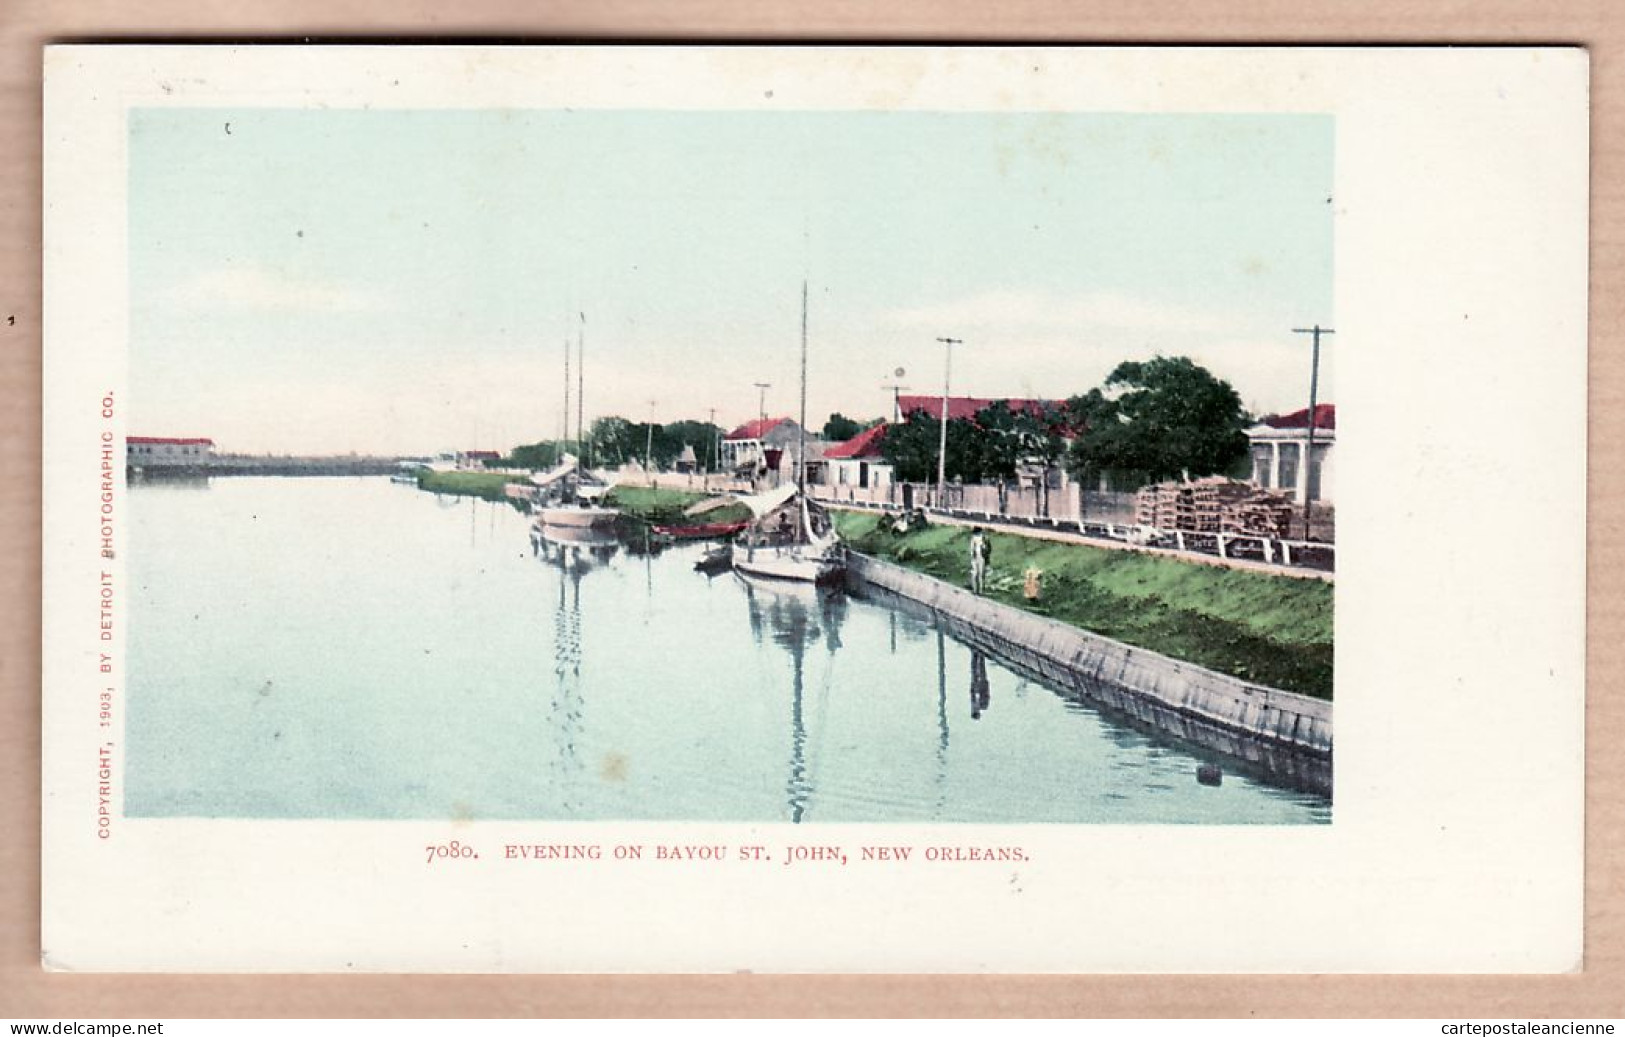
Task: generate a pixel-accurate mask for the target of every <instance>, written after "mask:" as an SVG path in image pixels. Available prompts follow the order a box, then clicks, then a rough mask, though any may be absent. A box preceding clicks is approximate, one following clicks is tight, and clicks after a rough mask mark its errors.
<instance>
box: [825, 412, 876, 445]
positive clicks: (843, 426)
mask: <svg viewBox="0 0 1625 1037" xmlns="http://www.w3.org/2000/svg"><path fill="white" fill-rule="evenodd" d="M873 424H874V422H872V421H869V422H863V421H857V420H855V419H853V418H849V417H847V416H846V415H845V414H842V413H841V412H840V411H836V412H835V413H834V414H831V415H830V416H829V420H828V421H826V422H824V438H825V439H827V440H829V441H830V442H832V443H840V442H844V441H846V440H848V439H851V438H852V437H853V436H855V435H857V434H858V433H859V432H862V431H863V430H864V429H866V428H868V427H869V426H871V425H873Z"/></svg>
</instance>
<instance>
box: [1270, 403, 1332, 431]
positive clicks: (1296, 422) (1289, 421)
mask: <svg viewBox="0 0 1625 1037" xmlns="http://www.w3.org/2000/svg"><path fill="white" fill-rule="evenodd" d="M1263 424H1265V425H1268V426H1269V427H1270V428H1308V427H1309V408H1308V407H1303V408H1300V409H1298V410H1295V411H1293V412H1292V413H1291V414H1272V415H1270V416H1269V417H1267V418H1265V419H1264V421H1263ZM1315 428H1329V429H1335V428H1337V404H1335V403H1317V404H1315Z"/></svg>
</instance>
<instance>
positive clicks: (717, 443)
mask: <svg viewBox="0 0 1625 1037" xmlns="http://www.w3.org/2000/svg"><path fill="white" fill-rule="evenodd" d="M721 452H722V430H721V429H718V428H717V409H716V408H715V407H712V408H711V466H710V467H709V468H708V469H707V471H711V472H714V471H716V470H717V464H718V463H719V462H718V455H720V454H721Z"/></svg>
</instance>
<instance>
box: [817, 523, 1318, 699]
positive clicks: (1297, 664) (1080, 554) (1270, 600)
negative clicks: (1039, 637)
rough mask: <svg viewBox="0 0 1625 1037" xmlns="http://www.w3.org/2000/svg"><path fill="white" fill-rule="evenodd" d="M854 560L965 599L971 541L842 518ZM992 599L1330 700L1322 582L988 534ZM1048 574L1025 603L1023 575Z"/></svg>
mask: <svg viewBox="0 0 1625 1037" xmlns="http://www.w3.org/2000/svg"><path fill="white" fill-rule="evenodd" d="M835 521H836V525H837V527H838V528H839V529H840V531H841V535H842V536H843V537H844V538H845V539H846V541H847V542H848V543H849V544H850V545H851V546H852V547H853V548H854V549H856V550H859V551H862V552H864V553H865V554H869V555H873V556H875V557H877V558H882V559H885V560H886V561H889V562H894V563H896V564H898V565H903V566H907V567H908V568H910V569H913V570H915V571H917V572H922V573H926V574H927V575H930V576H935V577H937V578H938V579H941V580H945V581H947V582H950V583H953V584H955V585H957V586H960V587H963V586H965V585H966V584H967V583H968V582H969V576H970V536H971V533H970V529H969V528H968V527H964V526H953V525H932V526H928V527H927V528H925V529H922V530H918V531H916V532H913V533H909V534H906V535H898V534H894V533H891V532H889V531H885V530H882V529H881V528H880V517H879V516H878V515H871V514H863V513H854V512H836V513H835ZM987 535H988V537H989V539H990V541H991V542H992V547H993V553H992V559H991V564H990V566H989V571H988V579H987V586H986V591H987V596H988V597H989V598H991V599H993V600H995V601H1000V602H1003V603H1004V604H1007V605H1014V606H1016V607H1017V608H1022V609H1025V610H1027V611H1029V612H1033V613H1036V614H1038V615H1043V616H1048V617H1050V618H1052V619H1058V620H1061V621H1063V622H1066V623H1071V624H1073V625H1075V626H1078V627H1082V628H1084V629H1085V630H1089V631H1091V632H1093V633H1096V634H1100V635H1103V636H1105V637H1110V638H1113V639H1115V640H1118V641H1123V642H1125V643H1127V644H1131V645H1137V646H1139V647H1141V648H1148V649H1150V650H1152V651H1154V652H1160V653H1162V654H1164V655H1169V656H1172V657H1174V658H1176V659H1184V660H1187V661H1189V662H1193V663H1196V664H1197V665H1199V666H1205V667H1207V668H1208V669H1210V670H1216V671H1218V672H1219V673H1226V674H1230V675H1231V676H1235V677H1240V678H1242V679H1243V680H1249V681H1255V682H1257V683H1259V684H1265V685H1268V686H1270V687H1273V688H1283V689H1286V690H1288V691H1296V692H1302V693H1303V694H1306V695H1313V696H1315V697H1316V698H1323V699H1330V698H1331V697H1332V591H1333V587H1332V585H1331V584H1330V583H1327V582H1324V581H1321V580H1306V579H1296V578H1293V577H1290V576H1275V575H1271V574H1269V573H1259V572H1248V571H1245V570H1240V569H1227V568H1223V567H1220V566H1213V565H1202V564H1200V563H1194V562H1183V561H1180V560H1178V559H1174V558H1165V557H1161V556H1157V555H1151V554H1146V553H1143V552H1137V551H1120V550H1111V549H1108V548H1099V547H1089V546H1087V545H1082V544H1067V543H1060V542H1057V541H1053V540H1041V539H1037V538H1034V537H1023V536H1017V535H1014V534H1009V533H998V532H990V533H988V534H987ZM1029 568H1037V569H1039V570H1042V572H1043V576H1042V581H1041V582H1042V588H1043V590H1042V596H1041V598H1040V600H1038V601H1037V602H1030V601H1027V600H1026V598H1025V597H1024V596H1023V594H1022V588H1023V583H1024V574H1025V572H1026V571H1027V569H1029Z"/></svg>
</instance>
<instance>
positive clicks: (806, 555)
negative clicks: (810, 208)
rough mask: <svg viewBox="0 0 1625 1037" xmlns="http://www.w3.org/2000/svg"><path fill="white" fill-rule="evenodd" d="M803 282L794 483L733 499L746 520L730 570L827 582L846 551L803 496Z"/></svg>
mask: <svg viewBox="0 0 1625 1037" xmlns="http://www.w3.org/2000/svg"><path fill="white" fill-rule="evenodd" d="M806 480H807V282H806V281H803V282H801V440H800V444H799V446H798V448H797V451H796V481H795V484H794V485H791V486H781V487H779V488H777V489H774V490H769V491H767V492H766V493H757V494H751V495H750V496H745V497H738V498H736V499H737V500H738V501H739V502H740V503H741V504H744V505H745V506H746V507H747V508H749V509H750V513H751V522H750V524H749V525H748V526H746V527H745V529H744V531H743V532H741V533H740V534H739V537H738V539H736V540H735V541H734V548H733V564H734V569H735V570H737V571H739V572H742V573H746V574H749V575H753V576H762V577H767V578H769V579H776V580H798V581H803V582H808V583H830V582H834V581H836V580H839V579H841V577H842V576H843V575H844V574H845V572H846V551H845V549H844V548H843V547H842V546H841V540H840V537H839V536H838V535H837V534H836V532H835V524H834V523H833V522H831V521H830V517H829V514H828V512H826V511H825V510H824V509H823V508H822V507H821V506H819V505H818V504H815V503H814V502H813V501H812V500H811V499H810V498H809V497H808V496H807V487H806Z"/></svg>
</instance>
